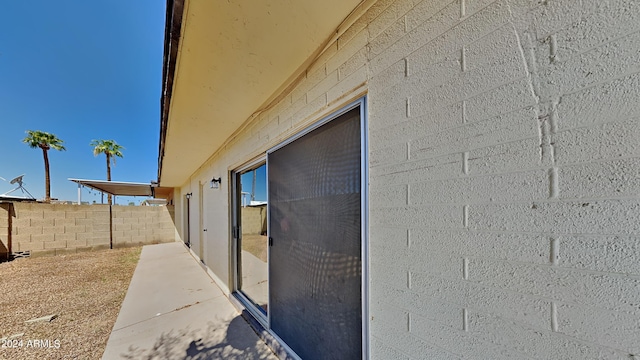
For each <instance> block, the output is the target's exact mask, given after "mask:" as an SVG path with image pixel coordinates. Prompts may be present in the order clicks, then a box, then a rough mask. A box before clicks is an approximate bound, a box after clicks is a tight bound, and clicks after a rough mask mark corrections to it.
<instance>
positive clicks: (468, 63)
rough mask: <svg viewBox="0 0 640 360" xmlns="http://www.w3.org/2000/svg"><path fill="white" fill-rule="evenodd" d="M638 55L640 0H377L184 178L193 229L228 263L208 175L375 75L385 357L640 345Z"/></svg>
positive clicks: (614, 350)
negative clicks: (200, 205)
mask: <svg viewBox="0 0 640 360" xmlns="http://www.w3.org/2000/svg"><path fill="white" fill-rule="evenodd" d="M185 16H186V17H187V21H189V20H188V18H189V17H190V16H195V15H193V14H186V15H185ZM638 59H640V2H638V1H634V0H611V1H601V0H582V1H576V0H454V1H451V0H422V1H421V0H379V1H377V2H375V3H374V4H373V5H372V7H371V8H369V9H368V11H367V12H366V13H365V14H364V15H363V16H362V17H361V18H360V19H359V20H357V21H356V22H355V23H354V24H353V25H351V26H350V28H349V29H348V30H347V31H346V32H345V33H344V34H342V35H341V36H340V37H339V38H338V39H337V41H336V42H334V43H332V44H330V45H329V46H328V47H327V50H326V51H325V52H324V53H323V54H322V55H321V56H320V57H319V59H318V60H317V61H315V63H314V64H313V65H312V66H311V67H310V68H309V69H308V70H307V71H306V73H305V74H304V75H303V76H302V78H301V79H300V80H299V82H298V83H297V84H296V85H294V86H292V88H291V91H289V92H287V93H285V94H282V96H281V98H280V100H278V102H277V103H274V104H270V106H269V107H268V108H265V109H263V110H262V111H261V112H259V113H258V114H257V115H256V116H255V118H253V119H251V120H249V121H248V122H247V124H246V126H245V127H244V128H243V129H241V130H239V132H238V133H236V134H234V136H233V137H232V138H231V139H230V140H229V142H228V143H226V144H225V145H224V147H223V148H222V149H220V150H219V151H218V152H216V153H215V154H212V156H211V158H210V160H209V161H208V162H207V163H205V164H203V166H202V168H201V170H199V171H198V172H196V173H195V174H193V175H192V176H191V179H190V181H189V182H188V183H187V184H185V185H184V186H183V187H182V189H181V192H182V193H183V194H184V193H187V192H193V193H194V194H196V196H202V197H203V199H204V200H203V201H204V203H205V204H206V205H205V206H204V209H205V211H208V212H209V213H215V214H216V216H215V217H209V216H207V217H205V218H204V220H203V221H204V225H203V226H204V227H205V228H206V227H208V228H209V229H214V230H213V231H210V232H209V233H208V235H207V236H208V237H206V238H202V237H201V238H200V239H204V242H203V243H202V244H201V243H200V240H198V239H196V240H194V248H195V249H198V248H199V247H204V249H203V250H202V252H201V253H202V254H203V256H204V257H205V259H206V263H207V264H209V266H210V267H211V269H212V270H213V272H214V273H216V274H217V275H218V276H219V277H220V279H223V281H227V279H230V273H229V262H228V261H229V260H228V259H229V258H230V255H229V249H230V246H229V243H228V239H229V238H230V237H229V233H228V231H229V230H228V227H229V226H228V224H229V219H228V215H226V214H228V206H229V203H228V191H229V189H228V187H227V185H226V184H224V183H223V187H222V189H221V191H218V192H216V193H214V192H207V191H204V192H203V193H202V194H201V193H200V192H199V191H198V186H199V183H205V184H206V181H207V180H208V179H210V178H211V177H212V176H219V175H218V174H224V173H226V172H228V171H229V170H230V169H233V168H234V167H235V166H239V165H241V164H242V163H243V162H245V161H248V160H250V159H252V158H253V157H255V156H257V155H259V154H263V153H264V152H265V151H266V149H268V148H269V147H270V146H273V145H275V144H277V143H278V142H280V141H282V140H283V139H286V138H287V137H289V136H291V135H292V134H294V133H296V132H297V131H299V130H300V129H302V128H304V127H306V126H308V125H309V124H311V123H313V122H314V121H317V120H319V119H320V118H321V117H322V116H324V115H326V114H328V113H330V112H331V111H334V110H336V109H337V108H339V107H340V106H342V105H344V104H345V103H346V102H348V101H350V100H352V99H354V98H356V97H357V95H358V94H365V93H366V94H367V101H368V122H369V129H368V130H369V155H370V159H369V170H370V184H369V185H370V194H369V200H370V239H369V246H370V251H371V253H370V259H369V261H370V265H371V273H370V283H369V285H370V292H371V294H370V312H371V313H370V315H371V317H370V319H369V320H370V329H371V337H370V341H371V357H372V358H374V359H459V358H474V359H521V358H532V359H558V360H561V359H630V358H633V359H637V358H639V357H640V305H639V304H640V121H639V119H640V61H638ZM227 183H228V182H227ZM205 190H206V189H205ZM198 212H199V210H198V209H197V207H194V210H193V212H192V216H194V217H193V218H194V219H197V218H198V216H199V215H198ZM195 223H197V222H195V221H194V222H193V223H192V226H193V228H192V234H193V233H195V234H197V233H198V231H199V229H198V224H195Z"/></svg>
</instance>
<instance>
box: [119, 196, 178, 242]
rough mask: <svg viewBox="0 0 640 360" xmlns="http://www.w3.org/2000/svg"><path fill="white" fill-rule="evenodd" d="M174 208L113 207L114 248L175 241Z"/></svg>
mask: <svg viewBox="0 0 640 360" xmlns="http://www.w3.org/2000/svg"><path fill="white" fill-rule="evenodd" d="M174 212H175V211H174V207H173V206H171V205H168V206H113V244H114V247H122V246H135V245H143V244H159V243H164V242H171V241H175V223H174Z"/></svg>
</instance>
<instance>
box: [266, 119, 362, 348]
mask: <svg viewBox="0 0 640 360" xmlns="http://www.w3.org/2000/svg"><path fill="white" fill-rule="evenodd" d="M360 137H361V135H360V108H355V109H353V110H350V111H349V112H347V113H345V114H343V115H341V116H339V117H337V118H336V119H334V120H332V121H330V122H329V123H327V124H325V125H323V126H321V127H319V128H317V129H315V130H313V131H311V132H309V133H307V134H305V135H303V136H302V137H300V138H298V139H296V140H294V141H293V142H291V143H289V144H287V145H285V146H284V147H282V148H279V149H278V150H275V151H273V152H271V153H270V154H268V160H267V161H268V182H269V205H268V206H269V231H270V236H271V238H272V246H271V247H270V262H269V264H270V267H269V276H270V278H269V296H270V302H269V304H270V305H269V307H270V312H271V314H270V318H271V323H270V324H271V329H272V330H273V331H274V332H275V333H276V334H277V335H278V336H279V337H280V338H282V340H284V341H285V342H286V343H287V345H289V346H290V347H291V348H292V349H293V350H294V351H295V352H296V353H297V354H298V355H299V356H300V357H301V358H302V359H360V358H362V299H361V297H362V295H361V269H362V265H361V255H360V254H361V233H362V231H361V193H360V189H361V170H360V166H361V139H360Z"/></svg>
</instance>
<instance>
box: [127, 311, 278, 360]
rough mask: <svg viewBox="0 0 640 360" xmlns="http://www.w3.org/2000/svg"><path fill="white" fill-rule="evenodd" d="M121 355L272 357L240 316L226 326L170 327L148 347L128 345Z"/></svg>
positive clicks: (195, 359) (192, 359)
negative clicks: (176, 329)
mask: <svg viewBox="0 0 640 360" xmlns="http://www.w3.org/2000/svg"><path fill="white" fill-rule="evenodd" d="M194 339H195V340H194ZM258 345H259V346H258ZM120 356H121V358H123V359H184V360H204V359H231V360H241V359H242V360H245V359H255V360H259V359H273V358H274V357H273V356H274V355H273V353H272V352H271V351H270V350H268V348H267V347H266V346H265V345H264V343H262V341H261V340H259V339H258V336H257V335H256V333H255V332H253V330H251V328H250V327H249V325H248V324H247V322H246V321H245V320H244V319H243V318H242V316H236V317H235V318H233V320H231V322H230V323H229V326H228V327H226V328H219V327H218V328H216V324H214V323H212V322H209V323H208V326H207V328H206V329H205V330H204V331H202V330H191V331H190V330H189V329H182V330H179V331H173V330H171V331H169V332H167V333H163V334H162V335H160V336H159V337H158V338H157V339H156V341H155V343H154V344H153V346H152V347H151V348H150V349H141V348H137V347H134V346H131V347H129V351H128V352H127V353H126V354H121V355H120Z"/></svg>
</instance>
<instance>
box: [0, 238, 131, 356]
mask: <svg viewBox="0 0 640 360" xmlns="http://www.w3.org/2000/svg"><path fill="white" fill-rule="evenodd" d="M139 256H140V248H139V247H136V248H126V249H116V250H103V251H94V252H85V253H78V254H70V255H62V256H53V257H41V258H28V259H17V260H14V261H11V262H6V263H0V339H2V340H1V341H0V359H100V358H101V357H102V354H103V352H104V348H105V346H106V344H107V339H108V338H109V334H110V333H111V329H112V328H113V324H114V323H115V321H116V318H117V317H118V312H119V311H120V305H121V304H122V300H124V296H125V294H126V292H127V288H128V286H129V282H130V281H131V276H132V275H133V271H134V270H135V267H136V264H137V263H138V259H139ZM47 315H57V317H56V318H54V319H53V320H51V321H41V322H36V323H30V324H25V321H27V320H31V319H34V318H40V317H43V316H47ZM20 334H22V335H20Z"/></svg>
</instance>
